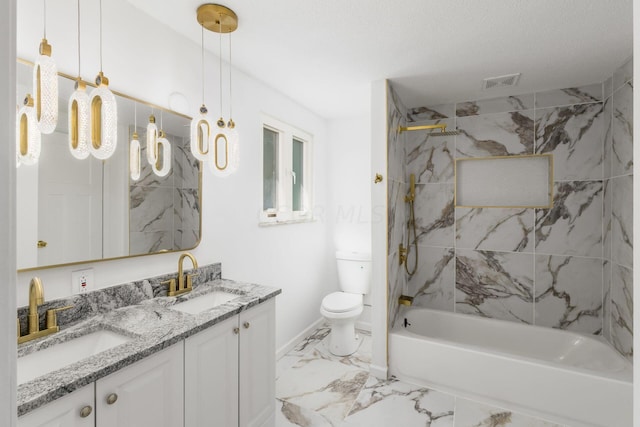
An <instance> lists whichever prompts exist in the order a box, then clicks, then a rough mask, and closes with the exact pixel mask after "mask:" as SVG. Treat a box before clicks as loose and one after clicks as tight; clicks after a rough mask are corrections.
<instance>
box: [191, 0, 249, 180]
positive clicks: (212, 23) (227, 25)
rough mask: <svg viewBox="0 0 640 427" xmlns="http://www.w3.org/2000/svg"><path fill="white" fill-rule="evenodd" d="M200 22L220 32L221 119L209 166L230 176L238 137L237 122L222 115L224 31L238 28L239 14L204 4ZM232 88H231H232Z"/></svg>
mask: <svg viewBox="0 0 640 427" xmlns="http://www.w3.org/2000/svg"><path fill="white" fill-rule="evenodd" d="M197 17H198V22H199V23H200V24H201V25H202V26H203V27H204V28H206V29H207V30H210V31H214V32H216V33H218V34H220V52H219V55H220V115H221V117H220V119H219V120H218V121H217V122H216V124H217V129H216V130H215V133H216V136H215V137H214V138H213V144H212V145H211V146H210V147H209V149H210V151H212V152H210V153H209V167H210V168H211V171H212V172H213V174H214V175H216V176H221V177H225V176H229V175H231V174H232V173H233V172H235V171H236V170H237V168H238V160H239V158H238V154H239V152H238V138H237V133H236V132H235V123H234V122H233V120H229V123H228V125H227V123H225V121H224V118H223V117H222V33H231V32H233V31H235V30H236V29H237V28H238V16H237V15H236V14H235V12H233V11H232V10H231V9H229V8H227V7H225V6H221V5H218V4H203V5H201V6H200V7H199V8H198V12H197ZM230 90H231V88H230Z"/></svg>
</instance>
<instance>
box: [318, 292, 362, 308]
mask: <svg viewBox="0 0 640 427" xmlns="http://www.w3.org/2000/svg"><path fill="white" fill-rule="evenodd" d="M361 307H362V295H361V294H350V293H347V292H332V293H330V294H329V295H327V296H326V297H324V298H323V300H322V308H323V309H324V310H325V311H328V312H330V313H346V312H349V311H352V310H356V309H358V308H361Z"/></svg>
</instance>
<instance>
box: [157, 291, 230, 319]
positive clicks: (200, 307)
mask: <svg viewBox="0 0 640 427" xmlns="http://www.w3.org/2000/svg"><path fill="white" fill-rule="evenodd" d="M241 296H242V295H238V294H232V293H231V292H224V291H213V292H210V293H208V294H205V295H202V296H201V297H196V298H192V299H190V300H187V301H185V302H180V303H178V304H176V305H172V306H171V307H169V308H171V309H173V310H178V311H181V312H183V313H189V314H198V313H201V312H203V311H206V310H209V309H210V308H213V307H215V306H218V305H221V304H224V303H225V302H228V301H231V300H232V299H236V298H238V297H241Z"/></svg>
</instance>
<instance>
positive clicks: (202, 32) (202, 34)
mask: <svg viewBox="0 0 640 427" xmlns="http://www.w3.org/2000/svg"><path fill="white" fill-rule="evenodd" d="M200 28H201V29H202V31H201V35H200V47H201V49H200V51H201V55H202V58H201V59H202V60H201V61H200V64H201V66H202V105H204V24H200Z"/></svg>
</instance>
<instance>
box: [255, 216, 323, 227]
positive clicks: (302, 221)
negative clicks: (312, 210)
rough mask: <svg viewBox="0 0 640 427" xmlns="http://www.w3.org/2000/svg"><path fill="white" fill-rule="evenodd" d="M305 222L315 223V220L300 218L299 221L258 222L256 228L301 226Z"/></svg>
mask: <svg viewBox="0 0 640 427" xmlns="http://www.w3.org/2000/svg"><path fill="white" fill-rule="evenodd" d="M305 222H316V219H315V218H313V217H311V218H300V219H283V220H275V221H260V222H258V227H272V226H275V225H287V224H303V223H305Z"/></svg>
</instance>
